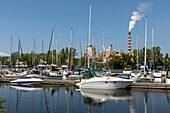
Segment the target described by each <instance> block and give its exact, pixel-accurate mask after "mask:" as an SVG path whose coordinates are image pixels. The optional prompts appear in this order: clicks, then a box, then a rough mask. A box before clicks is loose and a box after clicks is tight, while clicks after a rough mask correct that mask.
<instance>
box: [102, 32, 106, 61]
mask: <svg viewBox="0 0 170 113" xmlns="http://www.w3.org/2000/svg"><path fill="white" fill-rule="evenodd" d="M102 46H103V63H104V56H105V45H104V32H103V44H102Z"/></svg>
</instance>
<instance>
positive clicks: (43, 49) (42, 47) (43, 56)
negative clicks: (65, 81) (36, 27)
mask: <svg viewBox="0 0 170 113" xmlns="http://www.w3.org/2000/svg"><path fill="white" fill-rule="evenodd" d="M42 60H44V41H43V40H42Z"/></svg>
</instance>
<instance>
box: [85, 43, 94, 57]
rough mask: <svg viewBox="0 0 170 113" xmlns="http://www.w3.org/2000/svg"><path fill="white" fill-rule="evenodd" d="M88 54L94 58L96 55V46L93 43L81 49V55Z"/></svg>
mask: <svg viewBox="0 0 170 113" xmlns="http://www.w3.org/2000/svg"><path fill="white" fill-rule="evenodd" d="M88 49H89V53H88ZM87 55H89V57H90V58H95V56H96V48H95V47H94V45H90V47H89V48H85V49H84V51H83V57H85V56H87Z"/></svg>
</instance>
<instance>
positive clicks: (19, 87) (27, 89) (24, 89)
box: [11, 86, 43, 91]
mask: <svg viewBox="0 0 170 113" xmlns="http://www.w3.org/2000/svg"><path fill="white" fill-rule="evenodd" d="M11 88H13V89H16V90H20V91H35V90H43V88H40V87H28V86H11Z"/></svg>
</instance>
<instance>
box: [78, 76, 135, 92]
mask: <svg viewBox="0 0 170 113" xmlns="http://www.w3.org/2000/svg"><path fill="white" fill-rule="evenodd" d="M132 82H133V80H132V79H122V78H113V77H94V78H91V79H88V80H83V81H82V82H80V83H78V84H77V85H79V88H80V89H83V88H86V89H120V88H126V87H127V86H128V85H130V84H131V83H132Z"/></svg>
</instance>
